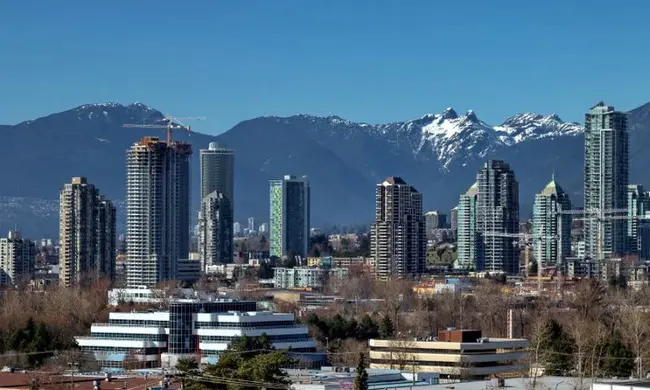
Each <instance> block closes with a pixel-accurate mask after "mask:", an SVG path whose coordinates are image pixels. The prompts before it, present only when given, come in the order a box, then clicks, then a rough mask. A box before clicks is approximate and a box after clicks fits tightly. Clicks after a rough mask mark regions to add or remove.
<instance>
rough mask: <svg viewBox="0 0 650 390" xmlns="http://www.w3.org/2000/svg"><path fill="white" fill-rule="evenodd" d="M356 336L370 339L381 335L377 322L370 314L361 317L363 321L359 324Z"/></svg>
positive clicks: (360, 338)
mask: <svg viewBox="0 0 650 390" xmlns="http://www.w3.org/2000/svg"><path fill="white" fill-rule="evenodd" d="M356 336H357V339H358V340H369V339H373V338H376V337H377V336H379V329H378V327H377V324H376V323H375V321H373V320H372V318H370V316H369V315H367V314H366V315H364V316H363V317H361V321H359V323H358V324H357V331H356Z"/></svg>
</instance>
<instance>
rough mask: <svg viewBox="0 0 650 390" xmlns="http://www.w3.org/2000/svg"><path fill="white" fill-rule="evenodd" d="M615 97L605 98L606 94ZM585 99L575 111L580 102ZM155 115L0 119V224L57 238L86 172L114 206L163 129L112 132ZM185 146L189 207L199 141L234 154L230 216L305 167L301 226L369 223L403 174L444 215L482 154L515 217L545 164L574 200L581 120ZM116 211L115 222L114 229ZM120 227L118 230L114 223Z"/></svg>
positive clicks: (338, 127)
mask: <svg viewBox="0 0 650 390" xmlns="http://www.w3.org/2000/svg"><path fill="white" fill-rule="evenodd" d="M608 103H615V102H608ZM587 108H588V107H585V110H586V109H587ZM160 118H162V114H161V113H160V112H159V111H158V110H156V109H153V108H150V107H148V106H146V105H144V104H141V103H135V104H130V105H121V104H117V103H100V104H87V105H83V106H80V107H76V108H74V109H71V110H68V111H64V112H61V113H56V114H52V115H49V116H46V117H43V118H38V119H35V120H30V121H27V122H22V123H19V124H17V125H4V126H0V137H2V138H0V139H1V140H2V142H3V144H4V145H5V146H6V147H5V150H4V152H3V153H1V154H0V163H1V164H2V166H3V167H4V168H5V169H4V172H3V177H4V180H2V182H0V230H8V229H10V228H13V227H14V224H16V223H19V224H20V229H21V230H22V231H23V232H24V233H25V235H27V236H29V237H43V236H47V237H57V236H58V206H57V201H58V191H59V189H60V188H61V186H62V185H63V183H65V182H66V181H69V180H70V178H71V177H72V176H87V177H88V179H89V181H90V182H91V183H94V184H95V185H97V186H98V187H99V189H100V191H101V192H102V193H103V194H105V195H106V196H108V197H109V198H111V199H113V200H116V201H117V204H118V206H120V205H123V202H121V201H123V200H124V198H125V185H126V177H125V176H126V171H125V151H126V149H127V148H128V147H129V146H130V145H131V144H132V143H133V142H135V141H137V140H138V139H140V138H141V137H142V136H160V137H161V138H162V137H164V133H163V131H157V130H155V129H138V128H123V127H122V125H123V124H125V123H151V122H153V121H155V120H157V119H160ZM629 129H630V168H631V169H630V172H631V174H630V182H631V183H640V184H644V183H647V184H648V185H650V171H648V170H646V169H644V161H643V156H644V155H645V154H644V153H642V152H641V151H642V150H644V148H647V147H648V146H650V133H649V130H650V104H646V105H644V106H641V107H638V108H636V109H634V110H632V111H630V113H629ZM174 138H176V139H182V140H185V141H187V142H190V143H191V144H192V146H193V148H194V151H195V153H194V155H193V157H192V183H193V184H192V185H193V187H192V198H193V205H192V208H193V210H196V208H197V207H198V201H199V189H198V188H199V187H198V183H199V181H198V180H199V163H198V156H199V152H198V151H199V149H201V148H206V147H207V145H208V143H209V142H211V141H217V142H221V143H225V144H226V145H227V146H228V147H229V148H232V149H234V150H235V153H236V163H235V166H236V169H235V220H239V221H244V220H245V219H246V218H247V217H249V216H253V217H255V218H256V219H257V221H258V222H262V221H267V220H268V180H269V179H271V178H278V177H280V176H281V175H284V174H288V173H291V174H296V175H303V174H305V175H307V176H309V179H310V184H311V188H312V191H311V194H312V225H313V226H323V225H327V224H351V223H369V222H370V221H371V218H372V215H373V211H374V191H375V189H374V187H375V184H376V183H378V182H379V181H381V180H382V179H383V178H385V177H386V176H390V175H397V176H401V177H402V178H404V179H405V180H406V181H407V182H408V183H409V184H412V185H414V186H415V187H416V188H417V189H418V190H419V191H420V192H422V193H423V197H424V204H425V208H429V209H432V208H438V209H442V210H445V211H447V210H448V209H450V208H451V207H453V206H454V205H455V204H456V203H457V201H458V196H459V194H460V193H462V192H464V191H465V190H466V189H467V188H468V187H469V186H470V185H471V184H472V183H473V182H474V180H475V177H476V172H477V170H478V169H479V167H480V166H481V164H482V163H483V162H484V161H485V160H486V159H489V158H498V159H503V160H505V161H507V162H508V163H510V164H511V166H512V167H513V168H514V170H515V174H516V176H517V179H518V180H519V183H520V203H521V205H522V210H521V218H522V219H523V218H527V217H528V216H529V214H530V209H531V206H532V202H533V196H534V194H535V193H536V192H538V191H540V190H541V189H542V188H543V187H544V185H545V184H546V182H547V181H548V180H549V179H550V177H551V174H552V172H553V171H554V170H555V171H556V176H557V178H558V181H559V182H560V183H561V184H562V186H563V187H564V188H565V190H566V191H567V192H569V193H570V194H571V197H572V200H573V202H574V203H575V204H576V205H579V204H581V203H582V178H583V173H582V158H583V154H584V150H583V148H584V146H583V128H582V127H581V126H580V125H578V124H574V123H567V122H563V121H562V120H561V119H560V118H559V117H557V116H556V115H542V114H536V113H524V114H518V115H514V116H512V117H510V118H507V119H506V120H505V121H504V122H503V123H501V124H498V125H491V124H487V123H485V122H483V121H481V120H480V119H479V116H478V114H477V113H474V112H472V111H469V112H467V113H463V114H458V113H456V112H455V111H454V110H453V109H451V108H448V109H446V110H444V111H442V112H440V113H438V114H427V115H424V116H422V117H421V118H418V119H413V120H408V121H405V122H397V123H390V124H381V125H370V124H367V123H355V122H351V121H347V120H345V119H342V118H340V117H337V116H330V117H317V116H310V115H295V116H291V117H259V118H254V119H250V120H246V121H243V122H241V123H239V124H237V125H236V126H234V127H233V128H232V129H230V130H229V131H227V132H225V133H223V134H220V135H218V136H211V135H206V134H201V133H195V132H193V133H191V134H186V133H182V132H176V133H174ZM123 223H124V219H123V213H122V214H120V216H119V217H118V225H121V226H123ZM118 230H120V226H118Z"/></svg>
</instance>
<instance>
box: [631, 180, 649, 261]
mask: <svg viewBox="0 0 650 390" xmlns="http://www.w3.org/2000/svg"><path fill="white" fill-rule="evenodd" d="M627 210H628V211H627V215H628V217H629V219H628V222H627V249H628V252H629V253H636V254H641V253H643V252H647V250H650V248H647V249H646V248H643V246H648V243H647V240H643V239H642V238H643V235H642V234H640V233H641V232H640V230H641V229H639V227H640V226H642V225H647V224H648V223H650V221H648V220H646V219H643V218H642V217H645V216H646V214H647V213H650V194H649V193H648V192H646V191H645V190H644V188H643V186H642V185H639V184H630V185H628V186H627ZM644 258H645V257H644Z"/></svg>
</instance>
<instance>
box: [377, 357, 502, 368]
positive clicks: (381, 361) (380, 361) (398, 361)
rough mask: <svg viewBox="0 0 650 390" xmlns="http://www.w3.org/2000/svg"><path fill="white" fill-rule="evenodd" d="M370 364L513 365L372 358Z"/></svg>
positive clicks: (461, 366)
mask: <svg viewBox="0 0 650 390" xmlns="http://www.w3.org/2000/svg"><path fill="white" fill-rule="evenodd" d="M370 363H373V364H383V365H391V364H392V365H393V366H399V365H401V364H402V363H403V364H404V365H410V364H411V363H415V365H416V366H435V367H458V368H470V367H477V368H478V367H501V366H510V365H512V364H515V363H513V362H511V361H505V362H474V363H469V362H462V363H459V362H436V361H421V360H418V361H412V360H410V359H406V360H405V359H375V358H372V359H370Z"/></svg>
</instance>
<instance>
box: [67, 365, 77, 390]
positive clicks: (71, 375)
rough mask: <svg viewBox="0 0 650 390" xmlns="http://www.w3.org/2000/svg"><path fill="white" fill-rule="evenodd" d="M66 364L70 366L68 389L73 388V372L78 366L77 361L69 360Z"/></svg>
mask: <svg viewBox="0 0 650 390" xmlns="http://www.w3.org/2000/svg"><path fill="white" fill-rule="evenodd" d="M68 366H69V367H70V390H74V372H75V370H76V369H77V368H78V367H79V363H77V362H75V361H73V362H69V363H68Z"/></svg>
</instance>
